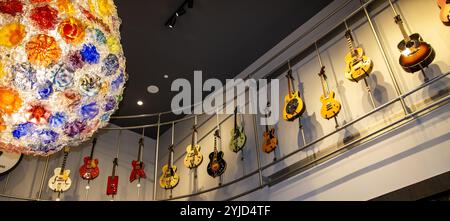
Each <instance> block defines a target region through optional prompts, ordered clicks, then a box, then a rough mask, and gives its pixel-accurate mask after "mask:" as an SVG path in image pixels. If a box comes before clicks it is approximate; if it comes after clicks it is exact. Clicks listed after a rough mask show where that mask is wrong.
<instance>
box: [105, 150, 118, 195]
mask: <svg viewBox="0 0 450 221" xmlns="http://www.w3.org/2000/svg"><path fill="white" fill-rule="evenodd" d="M118 166H119V159H117V158H114V161H113V169H112V175H111V176H109V177H108V185H107V187H106V195H108V196H111V195H116V194H117V189H118V188H119V177H118V176H116V168H117V167H118Z"/></svg>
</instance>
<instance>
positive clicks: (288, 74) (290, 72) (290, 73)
mask: <svg viewBox="0 0 450 221" xmlns="http://www.w3.org/2000/svg"><path fill="white" fill-rule="evenodd" d="M286 77H287V78H288V79H289V80H293V79H294V77H292V69H291V68H290V67H289V70H288V72H287V74H286Z"/></svg>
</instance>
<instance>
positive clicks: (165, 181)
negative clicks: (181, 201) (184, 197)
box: [159, 165, 180, 190]
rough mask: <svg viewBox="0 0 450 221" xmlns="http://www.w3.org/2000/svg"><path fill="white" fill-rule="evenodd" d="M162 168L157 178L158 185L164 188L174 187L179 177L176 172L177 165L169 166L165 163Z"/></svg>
mask: <svg viewBox="0 0 450 221" xmlns="http://www.w3.org/2000/svg"><path fill="white" fill-rule="evenodd" d="M162 170H163V174H162V176H161V177H160V178H159V185H160V186H161V187H162V188H164V189H166V190H171V189H173V188H175V187H176V186H177V185H178V183H179V182H180V177H179V176H178V174H177V173H176V172H177V167H176V166H172V168H170V167H169V165H165V166H164V167H163V169H162Z"/></svg>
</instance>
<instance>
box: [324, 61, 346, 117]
mask: <svg viewBox="0 0 450 221" xmlns="http://www.w3.org/2000/svg"><path fill="white" fill-rule="evenodd" d="M319 77H320V82H321V83H322V90H323V95H322V96H321V97H320V102H322V109H321V110H320V114H321V115H322V117H323V118H325V119H327V120H329V119H331V118H333V117H336V116H337V115H338V114H339V112H340V111H341V104H340V103H339V101H337V100H335V99H334V97H335V96H336V94H335V93H334V91H330V90H329V89H328V84H327V76H326V75H325V66H323V67H322V68H321V69H320V73H319Z"/></svg>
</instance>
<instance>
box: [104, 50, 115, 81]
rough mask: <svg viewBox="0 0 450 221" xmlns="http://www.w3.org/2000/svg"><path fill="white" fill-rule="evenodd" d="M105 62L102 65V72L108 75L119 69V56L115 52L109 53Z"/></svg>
mask: <svg viewBox="0 0 450 221" xmlns="http://www.w3.org/2000/svg"><path fill="white" fill-rule="evenodd" d="M103 63H104V64H105V65H104V66H103V67H102V72H104V73H105V75H106V76H110V75H113V74H115V73H116V72H117V70H118V69H119V58H118V57H117V56H116V55H114V54H109V55H108V56H107V57H106V58H105V59H104V60H103Z"/></svg>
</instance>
